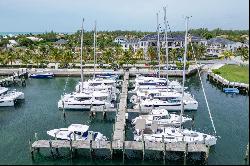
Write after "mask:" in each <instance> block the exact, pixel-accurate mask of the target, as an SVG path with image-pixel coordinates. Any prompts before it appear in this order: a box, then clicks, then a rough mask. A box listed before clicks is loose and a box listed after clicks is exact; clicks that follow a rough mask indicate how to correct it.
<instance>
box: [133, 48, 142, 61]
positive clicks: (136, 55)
mask: <svg viewBox="0 0 250 166" xmlns="http://www.w3.org/2000/svg"><path fill="white" fill-rule="evenodd" d="M135 58H136V59H138V60H143V49H142V48H140V49H138V50H137V51H136V53H135Z"/></svg>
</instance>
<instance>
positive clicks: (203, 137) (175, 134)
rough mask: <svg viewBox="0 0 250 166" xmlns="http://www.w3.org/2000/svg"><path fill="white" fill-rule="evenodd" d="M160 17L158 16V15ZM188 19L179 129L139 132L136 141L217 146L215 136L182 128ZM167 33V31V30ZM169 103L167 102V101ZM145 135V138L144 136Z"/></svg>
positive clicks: (159, 128) (167, 128)
mask: <svg viewBox="0 0 250 166" xmlns="http://www.w3.org/2000/svg"><path fill="white" fill-rule="evenodd" d="M164 14H165V17H164V18H166V8H164ZM157 17H158V15H157ZM188 19H189V17H186V33H185V51H184V67H183V82H182V97H181V102H180V103H179V101H178V104H181V113H180V118H179V121H180V123H179V125H180V126H179V127H157V128H156V129H154V130H152V128H151V129H149V131H148V130H145V131H143V130H142V132H141V131H140V130H139V132H137V133H135V134H134V140H136V141H142V139H144V140H145V141H150V142H161V141H162V140H163V141H164V142H165V143H172V142H183V141H184V142H186V143H189V144H190V143H204V144H206V145H209V146H213V145H215V144H216V141H217V138H216V137H215V136H213V135H209V134H204V133H201V132H197V131H193V130H189V129H183V128H182V115H183V112H184V108H185V105H186V103H185V99H184V83H185V65H186V54H187V31H188ZM164 22H165V23H166V20H165V19H164ZM165 31H166V29H165ZM153 100H159V99H153ZM144 102H145V103H144V105H145V106H146V105H147V103H149V102H150V99H146V100H144ZM165 102H167V101H165ZM142 135H143V136H142Z"/></svg>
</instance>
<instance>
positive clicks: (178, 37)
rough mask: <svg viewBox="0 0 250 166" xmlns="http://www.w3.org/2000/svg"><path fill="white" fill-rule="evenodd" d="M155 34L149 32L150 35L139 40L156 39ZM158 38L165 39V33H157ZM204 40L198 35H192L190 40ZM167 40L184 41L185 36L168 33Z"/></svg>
mask: <svg viewBox="0 0 250 166" xmlns="http://www.w3.org/2000/svg"><path fill="white" fill-rule="evenodd" d="M157 37H158V36H157V34H150V35H145V36H144V37H143V38H142V39H141V40H140V41H149V40H153V41H157ZM159 40H160V41H165V35H164V34H160V35H159ZM201 40H205V39H203V38H201V37H199V36H192V41H201ZM168 41H183V42H184V41H185V36H184V35H168Z"/></svg>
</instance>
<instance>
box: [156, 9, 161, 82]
mask: <svg viewBox="0 0 250 166" xmlns="http://www.w3.org/2000/svg"><path fill="white" fill-rule="evenodd" d="M156 16H157V54H158V62H159V63H158V64H159V70H158V72H159V73H158V77H159V78H160V69H161V68H160V39H159V38H160V32H159V19H158V13H156Z"/></svg>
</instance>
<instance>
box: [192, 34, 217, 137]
mask: <svg viewBox="0 0 250 166" xmlns="http://www.w3.org/2000/svg"><path fill="white" fill-rule="evenodd" d="M190 40H191V38H190ZM190 44H191V48H192V52H193V55H194V60H195V63H196V65H197V67H198V68H197V70H198V74H199V79H200V82H201V87H202V91H203V94H204V98H205V101H206V105H207V109H208V113H209V117H210V120H211V122H212V126H213V129H214V133H215V135H216V129H215V126H214V121H213V118H212V115H211V111H210V108H209V105H208V101H207V97H206V93H205V90H204V86H203V83H202V80H201V74H200V70H199V66H198V64H197V60H196V57H195V53H194V48H193V45H192V42H190ZM200 65H201V64H200Z"/></svg>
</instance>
